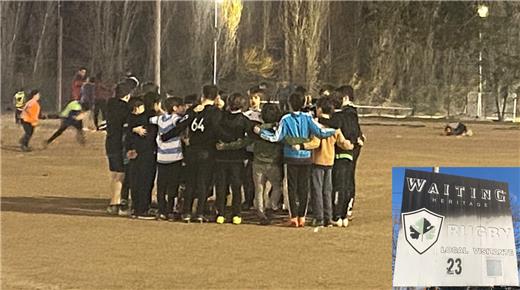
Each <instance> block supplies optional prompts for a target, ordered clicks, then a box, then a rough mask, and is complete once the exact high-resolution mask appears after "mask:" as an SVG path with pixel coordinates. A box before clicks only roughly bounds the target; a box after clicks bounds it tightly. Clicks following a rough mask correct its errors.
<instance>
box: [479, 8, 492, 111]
mask: <svg viewBox="0 0 520 290" xmlns="http://www.w3.org/2000/svg"><path fill="white" fill-rule="evenodd" d="M477 13H478V16H479V17H480V18H481V19H484V18H486V17H487V16H488V14H489V8H488V7H487V6H486V5H479V6H478V9H477ZM478 41H479V52H478V77H479V81H478V98H477V118H480V117H481V116H482V91H483V86H482V25H479V31H478Z"/></svg>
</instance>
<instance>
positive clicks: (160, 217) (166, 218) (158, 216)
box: [157, 213, 168, 221]
mask: <svg viewBox="0 0 520 290" xmlns="http://www.w3.org/2000/svg"><path fill="white" fill-rule="evenodd" d="M157 219H158V220H163V221H167V220H168V217H167V216H166V215H165V214H162V213H161V214H159V215H157Z"/></svg>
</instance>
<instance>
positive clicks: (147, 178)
mask: <svg viewBox="0 0 520 290" xmlns="http://www.w3.org/2000/svg"><path fill="white" fill-rule="evenodd" d="M353 98H354V92H353V89H352V87H351V86H341V87H339V88H331V87H330V88H327V89H322V90H321V91H320V97H319V98H317V99H316V102H315V103H314V102H311V101H310V98H308V96H307V97H306V95H305V89H303V88H302V87H299V88H297V89H296V90H293V92H292V93H291V94H290V95H289V96H288V98H287V99H286V101H285V100H284V101H281V104H277V102H276V101H272V100H271V98H269V97H268V96H267V93H266V91H265V90H264V89H263V88H262V86H255V87H253V88H251V89H250V90H249V91H248V93H247V95H246V94H241V93H232V94H229V95H225V94H224V92H222V91H220V90H219V88H218V87H217V86H215V85H206V86H204V87H203V88H202V95H201V96H200V98H197V97H196V96H193V95H191V96H188V97H185V98H184V99H183V98H179V97H172V96H168V97H167V98H166V99H164V100H161V98H160V95H159V94H158V93H157V87H156V86H155V87H153V86H151V87H149V88H143V87H142V86H139V83H138V81H137V80H136V79H135V78H127V79H125V80H123V81H121V82H120V83H118V84H117V85H116V88H115V96H114V98H112V99H110V100H109V101H108V107H107V136H106V152H107V156H108V161H109V167H110V171H111V178H112V199H111V201H110V205H109V206H108V208H107V212H108V213H109V214H113V215H123V216H130V217H133V218H138V219H159V220H170V221H174V220H181V221H183V222H187V223H189V222H198V223H204V222H208V221H209V220H210V217H211V221H215V222H216V223H217V224H223V223H226V222H231V223H233V224H236V225H238V224H241V223H242V212H243V211H244V210H249V209H250V206H251V205H253V206H254V210H255V212H256V213H257V216H258V222H259V224H262V225H268V224H270V223H271V221H272V218H273V216H274V213H275V212H277V211H280V210H281V209H282V206H281V203H282V200H283V203H285V204H286V205H287V206H288V210H289V217H290V220H289V225H290V226H292V227H304V226H305V224H306V216H307V209H308V204H309V203H310V204H311V210H312V218H313V219H312V226H320V227H321V226H333V225H335V226H339V227H347V225H348V223H349V220H350V219H351V218H352V208H353V206H354V200H355V181H354V179H355V178H354V175H355V168H356V161H357V159H358V157H359V153H360V149H361V147H362V146H363V143H364V141H365V136H364V135H363V134H362V132H361V130H360V126H359V122H358V116H357V111H356V109H355V107H354V106H353V104H352V101H353ZM262 103H264V104H263V105H262ZM281 108H284V109H281ZM284 110H285V111H284ZM156 178H157V188H156V190H157V211H156V212H154V211H152V210H151V207H152V190H153V187H154V183H155V179H156ZM284 178H286V179H287V185H288V190H287V196H286V194H285V193H284V191H283V180H284ZM181 185H184V190H180V189H181ZM243 191H244V196H245V198H244V199H245V200H244V201H243V200H242V193H243ZM248 191H251V192H250V193H248ZM214 193H215V195H216V199H215V203H214V209H215V212H216V214H214V213H209V210H208V204H207V200H208V198H209V197H210V196H212V195H213V194H214ZM228 194H231V207H230V208H228V207H226V204H227V202H226V200H227V198H228ZM130 195H131V200H132V202H131V205H130V203H129V202H128V200H129V196H130ZM309 198H310V202H309ZM195 200H196V206H195V203H194V201H195ZM179 205H181V206H179ZM177 211H179V213H177Z"/></svg>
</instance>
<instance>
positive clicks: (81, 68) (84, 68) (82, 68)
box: [78, 66, 87, 71]
mask: <svg viewBox="0 0 520 290" xmlns="http://www.w3.org/2000/svg"><path fill="white" fill-rule="evenodd" d="M80 70H87V68H86V67H84V66H82V67H80V68H79V69H78V71H80Z"/></svg>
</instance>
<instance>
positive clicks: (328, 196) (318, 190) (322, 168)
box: [293, 98, 354, 227]
mask: <svg viewBox="0 0 520 290" xmlns="http://www.w3.org/2000/svg"><path fill="white" fill-rule="evenodd" d="M316 113H317V117H318V118H317V120H318V122H319V123H320V127H321V128H325V127H326V126H324V125H322V124H323V123H324V121H325V122H326V121H327V120H329V119H330V116H331V115H332V113H334V105H333V104H332V102H331V100H330V99H329V98H321V99H319V100H318V102H317V103H316ZM335 146H338V147H340V148H342V149H344V150H352V149H353V148H354V146H353V145H352V143H351V142H350V141H349V140H347V139H345V137H344V136H343V134H342V133H341V130H339V129H337V130H336V132H335V133H334V135H332V136H330V137H328V138H326V139H321V140H320V139H318V138H316V137H313V138H312V140H311V141H309V142H306V143H303V145H299V144H297V145H294V146H293V148H294V149H296V150H300V149H314V150H313V152H312V160H313V166H312V180H311V182H312V191H311V204H312V213H313V215H314V219H313V222H312V225H313V226H315V227H322V226H326V227H329V226H332V166H333V165H334V157H335V150H334V147H335Z"/></svg>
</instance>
